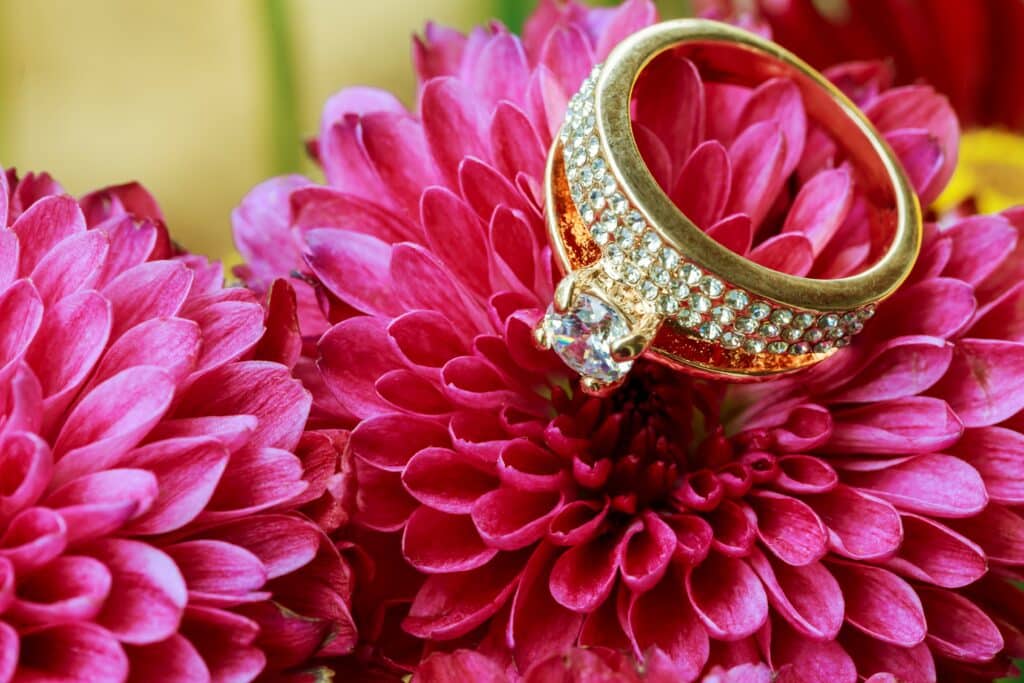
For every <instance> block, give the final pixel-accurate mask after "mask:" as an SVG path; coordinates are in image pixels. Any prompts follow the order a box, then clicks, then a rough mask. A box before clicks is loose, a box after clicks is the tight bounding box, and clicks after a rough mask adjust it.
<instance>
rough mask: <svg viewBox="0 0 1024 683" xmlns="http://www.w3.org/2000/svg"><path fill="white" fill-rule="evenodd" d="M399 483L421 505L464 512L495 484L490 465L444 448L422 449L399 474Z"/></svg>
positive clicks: (447, 510) (457, 512) (452, 511)
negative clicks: (400, 475) (400, 474)
mask: <svg viewBox="0 0 1024 683" xmlns="http://www.w3.org/2000/svg"><path fill="white" fill-rule="evenodd" d="M402 483H404V484H405V487H406V489H408V491H409V493H411V494H412V495H413V496H415V497H416V499H417V500H419V501H420V502H421V503H423V504H424V505H429V506H430V507H432V508H434V509H436V510H441V511H443V512H449V513H452V514H464V513H468V512H469V511H470V510H471V509H473V506H474V504H475V503H476V501H477V500H478V499H480V498H481V496H483V495H484V494H486V493H487V492H489V491H491V490H492V489H493V488H494V486H495V485H496V484H497V479H496V477H495V476H494V473H493V471H492V470H491V468H489V467H487V466H486V465H485V464H483V463H481V462H480V461H479V460H477V459H476V458H473V457H472V456H469V455H465V454H462V453H459V452H457V451H452V450H448V449H446V448H424V449H422V450H420V451H419V452H417V453H416V454H415V455H414V456H413V457H412V459H410V460H409V464H408V465H406V467H405V470H404V471H403V473H402Z"/></svg>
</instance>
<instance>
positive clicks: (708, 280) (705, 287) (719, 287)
mask: <svg viewBox="0 0 1024 683" xmlns="http://www.w3.org/2000/svg"><path fill="white" fill-rule="evenodd" d="M700 290H701V291H702V292H704V293H705V294H707V295H708V296H710V297H711V298H712V299H717V298H718V297H720V296H722V293H723V292H724V291H725V285H723V284H722V281H721V280H719V279H718V278H717V277H712V276H710V275H705V276H704V277H703V278H702V279H701V281H700Z"/></svg>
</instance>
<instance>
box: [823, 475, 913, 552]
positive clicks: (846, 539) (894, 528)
mask: <svg viewBox="0 0 1024 683" xmlns="http://www.w3.org/2000/svg"><path fill="white" fill-rule="evenodd" d="M804 500H805V501H806V502H807V503H808V504H809V505H810V506H811V507H812V508H814V511H815V512H817V513H818V516H819V517H821V520H822V521H823V522H825V526H827V527H828V531H829V547H830V548H831V549H832V550H833V551H835V552H836V553H838V554H840V555H843V556H844V557H849V558H852V559H855V560H866V559H877V558H882V557H885V556H887V555H891V554H892V553H893V552H894V551H895V550H896V549H897V548H899V545H900V543H901V542H902V540H903V526H902V524H901V523H900V516H899V514H897V512H896V510H895V509H894V508H893V507H892V505H890V504H889V503H886V502H885V501H882V500H879V499H878V498H875V497H873V496H869V495H867V494H865V493H862V492H860V491H858V490H857V489H855V488H852V487H849V486H845V485H840V486H837V487H836V488H835V489H833V490H832V491H830V492H828V493H823V494H819V495H816V496H807V497H805V498H804Z"/></svg>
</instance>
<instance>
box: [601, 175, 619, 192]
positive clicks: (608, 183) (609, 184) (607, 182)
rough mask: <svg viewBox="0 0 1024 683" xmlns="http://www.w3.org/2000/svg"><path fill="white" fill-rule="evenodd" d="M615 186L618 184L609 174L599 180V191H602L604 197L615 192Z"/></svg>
mask: <svg viewBox="0 0 1024 683" xmlns="http://www.w3.org/2000/svg"><path fill="white" fill-rule="evenodd" d="M617 187H618V186H617V185H616V184H615V178H614V177H612V176H610V175H606V176H605V177H604V180H603V181H601V192H603V193H604V196H605V197H610V196H612V195H613V194H615V190H616V189H617Z"/></svg>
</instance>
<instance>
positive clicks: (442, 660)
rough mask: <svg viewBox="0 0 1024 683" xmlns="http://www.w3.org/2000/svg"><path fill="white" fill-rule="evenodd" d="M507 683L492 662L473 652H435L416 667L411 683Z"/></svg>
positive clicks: (498, 668) (506, 679)
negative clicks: (471, 682) (465, 682)
mask: <svg viewBox="0 0 1024 683" xmlns="http://www.w3.org/2000/svg"><path fill="white" fill-rule="evenodd" d="M463 681H479V683H508V678H506V676H505V673H504V672H503V671H502V670H501V667H499V666H498V665H497V664H496V663H495V662H494V660H492V659H490V658H489V657H485V656H484V655H482V654H480V653H479V652H474V651H473V650H456V651H455V652H452V653H447V652H435V653H433V654H432V655H430V656H429V657H427V658H426V659H424V660H423V661H422V662H421V663H420V665H419V666H417V667H416V673H415V674H414V675H413V677H412V681H411V683H463Z"/></svg>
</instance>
